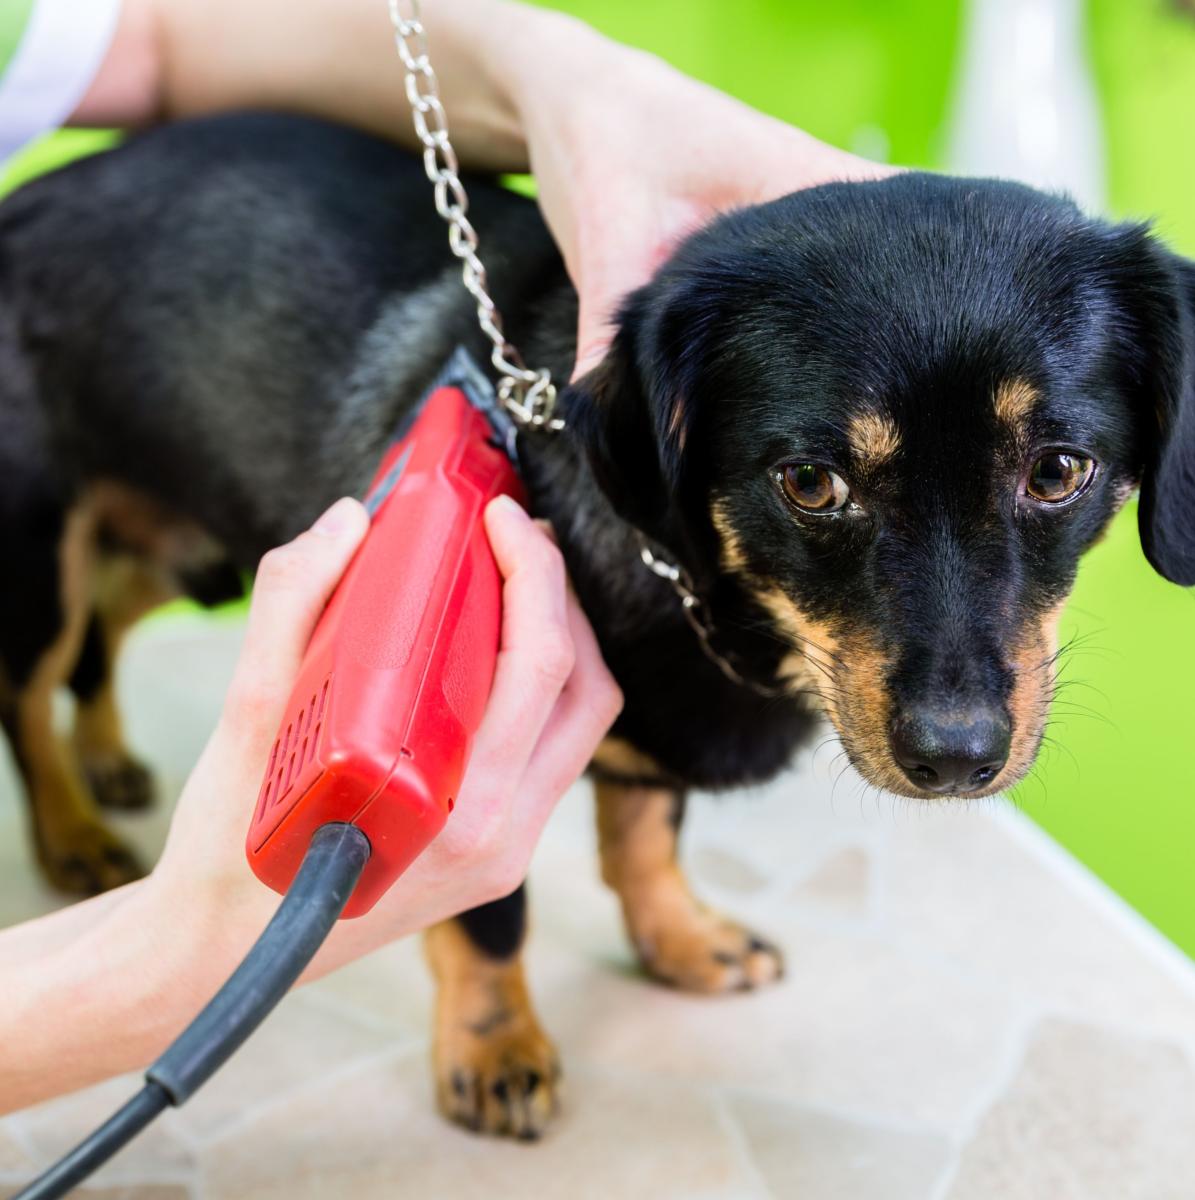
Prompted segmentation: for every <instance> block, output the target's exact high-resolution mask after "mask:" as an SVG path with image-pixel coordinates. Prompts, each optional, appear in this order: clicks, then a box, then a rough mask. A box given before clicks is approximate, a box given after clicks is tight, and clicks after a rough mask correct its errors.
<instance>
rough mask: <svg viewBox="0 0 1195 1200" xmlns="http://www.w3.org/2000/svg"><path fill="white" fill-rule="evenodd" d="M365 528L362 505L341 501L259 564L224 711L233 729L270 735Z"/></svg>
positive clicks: (355, 501)
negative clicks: (238, 655) (245, 627)
mask: <svg viewBox="0 0 1195 1200" xmlns="http://www.w3.org/2000/svg"><path fill="white" fill-rule="evenodd" d="M368 528H369V516H368V514H367V513H366V511H365V508H364V506H363V505H362V504H361V503H360V502H359V501H357V500H353V499H351V498H350V497H347V496H346V497H345V498H344V499H342V500H338V501H337V502H336V503H335V504H333V505H332V507H331V508H329V509H328V510H327V512H325V513H324V514H323V516H321V517H320V518H319V519H318V520H317V521H316V522H315V524H314V525H313V526H312V527H311V528H310V529H308V530H307V531H306V532H305V533H301V534H299V536H298V537H297V538H295V539H294V540H293V541H291V542H287V543H286V545H284V546H279V547H278V548H277V549H276V550H271V551H270V552H269V553H268V554H267V555H265V557H264V558H263V559H262V560H261V565H260V566H259V567H258V569H257V578H256V579H255V581H254V585H253V602H252V604H251V605H250V608H249V624H248V628H247V630H246V633H245V645H244V649H243V650H242V651H241V656H240V659H239V660H238V662H237V666H236V670H235V671H234V673H233V679H232V684H231V685H230V687H229V691H228V699H227V701H226V703H225V708H224V715H225V717H226V718H228V719H229V720H230V721H231V722H232V723H233V724H235V725H238V726H242V727H245V726H247V727H248V729H247V730H246V731H247V732H254V733H256V732H263V731H264V733H265V735H266V736H273V733H274V730H275V728H276V727H277V724H278V722H279V721H280V720H281V719H282V710H283V707H284V706H285V704H286V700H287V697H288V696H289V695H290V690H291V687H292V685H293V684H294V680H295V676H296V675H297V674H298V671H299V665H300V663H301V662H302V660H303V654H304V651H306V649H307V643H308V642H309V641H310V640H311V634H312V631H313V630H314V629H315V625H316V622H317V621H318V620H319V618H320V615H321V613H322V612H323V610H324V606H325V605H326V604H327V602H328V598H329V597H330V596H331V594H332V592H333V590H334V589H335V587H336V585H337V583H339V582H340V578H341V576H342V575H343V574H344V572H345V569H346V568H347V567H348V565H349V562H350V561H351V559H352V557H353V554H354V552H355V551H356V549H357V547H358V546H359V545H360V544H361V541H362V539H363V538H364V537H365V533H366V530H368Z"/></svg>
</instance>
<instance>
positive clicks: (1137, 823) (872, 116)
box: [14, 0, 1195, 954]
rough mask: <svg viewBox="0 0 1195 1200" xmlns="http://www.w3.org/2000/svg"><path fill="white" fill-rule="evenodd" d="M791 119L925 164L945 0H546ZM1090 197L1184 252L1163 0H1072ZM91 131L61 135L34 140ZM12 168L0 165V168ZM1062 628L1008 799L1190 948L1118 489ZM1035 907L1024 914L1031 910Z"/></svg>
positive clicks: (1194, 896)
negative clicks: (1101, 130) (1098, 115)
mask: <svg viewBox="0 0 1195 1200" xmlns="http://www.w3.org/2000/svg"><path fill="white" fill-rule="evenodd" d="M552 6H553V7H558V8H562V9H566V10H568V11H571V12H574V13H576V14H577V15H579V16H582V17H584V18H586V19H587V20H589V21H591V22H592V23H593V24H595V25H596V26H598V27H599V28H600V29H602V30H604V31H605V32H607V33H609V34H611V35H612V36H614V37H617V38H620V39H621V40H623V41H627V42H631V43H634V44H636V45H640V46H643V47H645V48H646V49H650V50H653V51H655V52H657V53H659V54H661V55H663V56H664V57H665V58H667V59H668V60H669V61H671V62H672V63H674V64H675V65H676V66H678V67H680V68H682V69H683V70H686V71H688V72H690V73H691V74H693V75H696V76H698V77H699V78H702V79H705V80H707V81H708V82H710V83H712V84H715V85H716V86H718V87H721V88H723V89H725V90H726V91H729V92H732V93H734V94H735V95H737V96H739V97H741V98H742V99H744V100H746V101H748V102H750V103H751V104H754V105H756V106H757V107H759V108H761V109H763V110H765V111H767V112H770V113H772V114H774V115H776V116H778V117H782V118H784V119H786V120H789V121H792V122H795V123H796V124H799V125H801V126H803V127H804V128H806V129H808V130H809V131H810V132H812V133H814V134H816V135H818V136H819V137H822V138H824V139H826V140H827V141H830V142H833V143H835V144H837V145H841V146H845V147H848V148H851V149H855V150H858V151H860V152H864V153H871V154H876V153H883V152H884V151H885V148H886V151H887V156H888V157H889V158H890V159H891V160H892V161H895V162H901V163H905V164H908V165H911V166H925V167H940V166H942V165H943V162H942V157H943V146H944V138H943V133H944V127H945V122H946V117H947V114H948V112H949V107H950V97H951V91H952V87H953V85H954V82H955V81H954V78H953V70H954V62H955V57H956V52H957V47H958V42H959V38H960V36H961V23H960V15H959V14H960V8H959V5H958V4H957V3H955V2H954V0H839V2H838V3H835V4H826V3H823V2H814V0H743V2H742V3H740V4H737V5H727V4H724V3H722V4H713V3H709V2H706V0H685V2H681V0H657V2H656V3H654V4H653V3H644V2H643V0H636V2H634V3H632V2H631V0H601V2H600V3H599V2H598V0H568V2H565V3H557V4H554V5H552ZM1088 14H1089V41H1090V51H1091V61H1092V65H1093V68H1094V71H1095V75H1096V79H1097V83H1098V86H1099V91H1100V95H1101V101H1102V104H1103V108H1104V119H1105V127H1106V132H1107V138H1108V151H1109V195H1110V205H1111V209H1112V211H1113V213H1114V214H1116V215H1126V216H1128V215H1131V216H1135V217H1139V216H1151V217H1156V218H1157V227H1158V230H1159V232H1160V233H1161V234H1162V235H1164V236H1165V237H1166V238H1168V239H1169V240H1171V241H1172V242H1173V244H1174V245H1175V246H1176V247H1177V248H1179V249H1181V250H1184V251H1185V252H1186V253H1189V254H1192V255H1195V156H1192V155H1191V154H1190V135H1189V133H1188V132H1187V130H1188V129H1189V127H1190V125H1191V123H1192V122H1193V121H1195V19H1193V18H1192V17H1191V16H1187V15H1183V13H1182V12H1181V11H1180V6H1179V5H1178V4H1171V3H1163V0H1090V3H1089V7H1088ZM94 144H95V138H94V135H74V137H73V139H71V140H69V141H68V142H66V143H65V144H63V143H56V144H54V145H51V146H50V147H49V148H47V149H42V150H39V151H37V152H35V153H34V155H32V156H31V157H30V159H28V160H27V161H26V163H25V164H23V165H22V166H21V167H20V173H21V175H24V174H26V173H27V172H28V171H30V170H34V169H38V168H39V167H41V166H42V165H44V163H45V162H46V161H47V158H48V157H56V156H57V155H58V154H59V153H60V152H62V151H65V152H68V153H76V152H80V151H82V150H85V149H87V148H89V147H91V146H93V145H94ZM14 178H15V176H14ZM1063 637H1064V639H1069V638H1072V637H1077V638H1079V639H1080V644H1079V645H1077V647H1076V649H1075V650H1074V651H1073V652H1072V653H1070V654H1069V655H1067V657H1066V659H1065V666H1064V678H1065V679H1067V680H1068V681H1073V685H1072V686H1068V687H1067V688H1066V689H1065V690H1064V692H1063V694H1062V696H1061V698H1060V700H1059V703H1058V705H1057V708H1056V711H1055V715H1054V718H1053V720H1052V723H1051V727H1050V735H1051V737H1052V738H1053V739H1054V740H1055V741H1056V742H1057V743H1058V748H1057V749H1051V748H1048V749H1047V750H1046V751H1045V752H1044V753H1043V756H1042V758H1041V761H1040V762H1039V764H1038V767H1037V768H1036V769H1035V771H1034V773H1033V774H1032V776H1031V777H1030V779H1029V780H1028V781H1027V782H1026V783H1025V784H1024V785H1023V786H1022V787H1021V788H1019V789H1018V790H1017V793H1016V797H1015V799H1016V801H1017V803H1018V804H1019V805H1020V806H1021V807H1022V808H1023V809H1024V810H1025V811H1027V812H1028V813H1030V814H1031V815H1032V816H1033V817H1034V819H1035V820H1037V821H1038V822H1040V824H1041V825H1042V826H1043V827H1045V828H1046V829H1048V830H1049V831H1050V832H1051V833H1052V834H1053V835H1054V836H1055V837H1057V838H1058V840H1059V841H1061V842H1062V843H1063V844H1064V845H1066V846H1067V847H1068V848H1069V849H1070V850H1071V851H1072V852H1073V853H1075V854H1076V855H1077V856H1078V857H1079V858H1080V859H1081V860H1082V861H1084V862H1085V863H1087V864H1088V865H1089V866H1090V867H1092V869H1093V870H1095V871H1096V872H1097V873H1098V874H1099V875H1101V876H1102V877H1103V878H1104V879H1105V880H1106V881H1107V882H1108V883H1109V884H1111V885H1112V887H1114V888H1116V889H1117V890H1118V891H1119V892H1120V893H1121V894H1122V895H1123V896H1125V898H1126V899H1127V900H1129V901H1130V903H1132V904H1133V905H1134V906H1136V907H1137V908H1138V909H1139V910H1140V911H1141V912H1142V913H1143V914H1144V915H1145V916H1147V917H1148V918H1149V919H1150V920H1152V921H1153V922H1154V923H1155V924H1156V925H1157V926H1158V927H1159V928H1160V929H1161V930H1162V931H1163V932H1165V933H1166V934H1167V935H1168V936H1169V937H1171V938H1172V939H1173V940H1174V941H1175V942H1176V943H1178V944H1179V945H1180V946H1182V947H1183V948H1185V949H1186V950H1187V951H1188V953H1191V954H1195V870H1193V869H1192V863H1193V862H1195V698H1193V693H1195V685H1193V683H1192V681H1193V680H1195V594H1193V593H1189V592H1184V591H1182V590H1180V589H1178V588H1175V587H1172V586H1170V585H1168V584H1166V583H1165V582H1164V581H1162V580H1161V579H1159V578H1158V577H1157V576H1155V575H1154V574H1153V573H1152V571H1151V570H1150V568H1149V567H1148V565H1147V564H1146V563H1145V561H1144V559H1143V558H1142V556H1141V552H1140V548H1139V545H1138V543H1137V536H1136V506H1135V505H1130V507H1129V509H1128V510H1126V511H1125V512H1124V513H1123V514H1122V516H1121V517H1120V518H1119V520H1118V521H1117V522H1116V524H1115V526H1114V527H1113V529H1112V531H1111V533H1110V535H1109V537H1108V538H1107V539H1106V540H1105V541H1104V542H1103V543H1102V544H1101V545H1100V546H1098V547H1097V548H1096V549H1095V550H1094V551H1093V552H1092V553H1091V554H1090V555H1089V556H1088V557H1087V559H1086V560H1085V563H1084V566H1083V569H1082V572H1081V575H1080V579H1079V583H1078V586H1077V588H1076V591H1075V597H1074V602H1073V604H1072V605H1071V606H1070V608H1069V609H1068V611H1067V614H1066V616H1065V617H1064V619H1063ZM1048 918H1049V914H1043V919H1048Z"/></svg>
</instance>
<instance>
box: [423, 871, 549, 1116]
mask: <svg viewBox="0 0 1195 1200" xmlns="http://www.w3.org/2000/svg"><path fill="white" fill-rule="evenodd" d="M525 923H526V894H525V891H524V889H523V888H522V887H520V888H518V889H517V890H516V891H514V892H512V893H511V894H510V895H509V896H507V897H505V898H504V899H502V900H496V901H494V902H493V903H492V904H485V905H482V906H481V907H480V908H475V909H473V910H471V911H470V912H467V913H464V914H462V915H461V916H459V917H457V918H455V919H454V920H451V921H442V922H441V923H440V924H439V925H436V926H434V927H433V928H432V929H431V930H429V931H428V933H427V936H426V939H425V942H424V947H425V950H426V953H427V958H428V962H429V963H430V964H431V968H432V973H433V974H434V976H435V980H436V989H437V990H436V1021H435V1040H434V1044H433V1066H434V1070H435V1076H436V1101H437V1103H438V1105H439V1107H440V1111H441V1112H443V1113H444V1115H445V1116H446V1117H448V1118H449V1119H450V1120H453V1121H456V1122H457V1123H458V1124H460V1125H464V1126H465V1127H466V1128H468V1129H472V1130H475V1131H477V1132H481V1133H494V1134H505V1135H507V1136H510V1137H516V1138H522V1139H525V1140H527V1139H533V1138H537V1137H539V1136H540V1135H541V1134H542V1133H543V1132H544V1131H545V1130H546V1129H547V1127H548V1125H549V1124H550V1123H551V1121H552V1118H553V1117H554V1116H555V1115H556V1111H557V1109H558V1106H559V1080H560V1067H559V1063H558V1060H557V1057H556V1050H555V1047H553V1045H552V1043H551V1041H549V1039H548V1036H547V1034H545V1033H544V1031H543V1029H542V1027H541V1026H540V1023H539V1018H538V1017H537V1016H536V1014H535V1010H534V1008H533V1007H532V1005H531V997H530V995H529V994H528V991H527V983H526V980H525V978H524V975H523V964H522V962H521V960H520V957H519V954H520V950H521V948H522V944H523V934H524V929H525Z"/></svg>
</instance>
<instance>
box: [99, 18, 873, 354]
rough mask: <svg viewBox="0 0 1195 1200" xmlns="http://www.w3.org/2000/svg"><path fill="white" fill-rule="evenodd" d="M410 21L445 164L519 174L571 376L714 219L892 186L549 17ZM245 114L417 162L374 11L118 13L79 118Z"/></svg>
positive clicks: (388, 42) (122, 120)
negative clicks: (358, 135) (285, 113)
mask: <svg viewBox="0 0 1195 1200" xmlns="http://www.w3.org/2000/svg"><path fill="white" fill-rule="evenodd" d="M423 16H424V22H425V24H426V26H427V31H428V43H429V48H430V53H431V57H432V60H433V63H434V65H435V68H436V71H437V74H438V76H439V79H440V89H441V95H442V98H443V101H444V105H445V108H446V110H447V112H448V120H449V125H450V127H451V133H452V138H453V142H454V145H455V146H456V149H457V151H458V153H459V154H460V157H461V161H462V162H463V163H464V164H465V165H466V166H469V167H473V168H476V169H482V170H492V171H523V170H527V169H530V170H532V171H533V172H534V173H535V176H536V179H537V182H538V188H539V200H540V204H541V207H542V208H543V211H544V214H545V217H546V219H547V222H548V224H549V226H550V227H551V229H552V232H553V234H554V235H555V238H556V240H557V243H558V244H559V246H560V248H561V252H562V254H563V256H564V259H565V263H566V265H567V266H568V269H569V273H570V275H571V277H572V279H573V282H574V283H575V284H576V286H577V289H578V292H579V294H580V300H581V307H580V324H579V329H578V341H577V344H578V357H577V369H576V373H577V374H581V373H583V372H584V371H585V370H588V369H589V368H590V367H592V366H594V365H596V363H597V362H598V361H599V360H600V358H601V356H602V354H603V353H604V350H605V346H606V344H607V342H608V339H609V333H610V319H611V318H612V316H613V315H614V313H615V311H616V309H617V306H618V304H619V302H620V301H621V299H622V297H623V296H624V295H626V293H627V292H629V291H631V290H633V289H634V288H635V287H637V286H639V285H640V284H642V283H644V282H646V280H647V279H648V278H649V276H650V275H651V273H652V271H653V270H654V269H655V267H656V266H658V265H659V263H660V261H661V260H662V259H663V258H664V257H665V256H666V255H667V253H668V252H669V250H670V249H671V248H672V246H673V245H675V243H676V242H677V240H678V239H680V238H681V237H683V236H684V235H685V234H686V233H688V232H690V231H692V230H693V229H694V228H696V227H698V226H700V225H701V224H703V223H705V222H706V221H708V220H709V219H710V218H711V217H712V216H714V215H715V214H716V213H718V212H720V211H723V210H725V209H727V208H733V207H736V206H740V205H744V204H752V203H758V202H760V201H763V200H769V199H773V198H774V197H776V196H779V195H783V194H784V193H786V192H791V191H795V190H797V189H798V188H802V187H808V186H811V185H813V184H817V183H823V182H826V181H828V180H832V179H861V178H871V177H875V176H877V175H880V174H883V173H885V172H886V171H887V170H888V168H884V167H880V166H877V165H876V164H874V163H869V162H867V161H866V160H863V159H860V158H856V157H855V156H854V155H851V154H847V153H845V152H843V151H841V150H838V149H836V148H835V147H832V146H828V145H826V144H825V143H823V142H820V141H818V140H817V139H816V138H814V137H811V136H810V135H809V134H807V133H804V132H803V131H802V130H800V129H796V128H794V127H792V126H790V125H786V124H785V123H783V122H781V121H778V120H775V119H773V118H771V117H768V116H765V115H764V114H762V113H759V112H756V111H754V110H753V109H751V108H748V107H747V106H746V105H744V104H741V103H740V102H739V101H737V100H734V99H732V98H731V97H729V96H727V95H724V94H723V93H721V92H718V91H716V90H715V89H713V88H710V87H707V86H706V85H704V84H702V83H699V82H697V81H696V80H693V79H690V78H688V77H687V76H685V75H683V74H681V73H680V72H679V71H676V70H674V69H673V68H672V67H670V66H668V65H667V64H666V63H664V62H663V61H662V60H660V59H659V58H656V57H655V56H653V55H650V54H646V53H644V52H642V51H639V50H635V49H632V48H630V47H627V46H623V45H620V44H619V43H617V42H613V41H611V40H610V39H608V38H605V37H603V36H601V35H600V34H599V33H597V32H596V31H595V30H594V29H592V28H590V27H589V26H588V25H585V24H584V23H583V22H580V21H577V20H575V19H573V18H571V17H568V16H564V15H563V14H561V13H558V12H553V11H551V10H548V9H541V8H533V7H530V6H527V5H522V4H517V3H510V2H508V0H426V2H425V3H424V4H423ZM244 107H263V108H277V109H288V110H293V111H299V112H307V113H313V114H316V115H319V116H324V117H329V118H332V119H335V120H340V121H346V122H349V123H352V124H355V125H358V126H360V127H361V128H364V129H368V130H370V131H372V132H374V133H378V134H381V135H383V136H386V137H390V138H393V139H395V140H397V141H399V142H401V143H402V144H404V145H407V146H410V147H412V148H413V147H414V146H415V144H416V143H415V140H414V135H413V132H412V129H411V122H410V115H409V112H408V106H407V101H406V97H405V94H404V91H403V80H402V70H401V65H400V63H399V61H398V56H397V54H396V53H395V49H394V43H393V36H392V33H391V29H390V24H389V20H388V16H387V11H386V4H385V2H384V0H302V2H301V3H295V2H293V0H292V2H289V3H288V2H284V0H125V12H124V15H123V17H122V22H121V31H120V32H119V33H118V35H117V38H116V40H115V42H114V45H113V50H112V53H111V54H110V55H109V60H108V62H107V63H106V64H105V67H104V69H103V70H102V71H101V73H100V75H99V76H98V77H97V79H96V82H95V84H94V86H93V88H92V89H91V91H90V92H89V94H88V96H87V98H86V99H85V100H84V102H83V104H82V105H81V107H80V110H79V112H78V113H77V114H76V119H77V120H78V121H80V122H83V123H91V124H97V123H98V124H121V125H138V124H145V123H148V122H150V121H153V120H160V119H168V118H173V117H181V116H192V115H196V114H199V113H206V112H216V111H223V110H227V109H233V108H244ZM429 203H430V199H429ZM484 250H485V248H484V243H483V246H482V253H483V256H484Z"/></svg>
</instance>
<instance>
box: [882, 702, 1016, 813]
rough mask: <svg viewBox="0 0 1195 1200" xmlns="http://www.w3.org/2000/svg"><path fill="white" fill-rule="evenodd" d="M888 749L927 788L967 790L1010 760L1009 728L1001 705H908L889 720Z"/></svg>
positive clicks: (981, 783) (985, 782) (961, 792)
mask: <svg viewBox="0 0 1195 1200" xmlns="http://www.w3.org/2000/svg"><path fill="white" fill-rule="evenodd" d="M891 738H892V754H893V757H894V758H895V759H896V761H897V762H898V763H899V764H900V768H901V770H902V771H904V773H905V775H906V776H908V778H909V779H910V780H911V781H912V782H913V783H914V784H916V785H917V787H919V788H921V789H923V790H924V791H927V792H939V793H941V794H943V795H952V796H957V795H966V794H967V793H968V792H976V791H979V790H980V789H981V788H984V787H986V786H987V785H988V784H989V783H991V782H992V780H993V779H995V778H996V776H997V775H999V774H1000V771H1001V770H1002V768H1003V767H1004V764H1005V762H1006V761H1007V760H1008V751H1009V744H1010V741H1011V728H1010V725H1009V720H1008V717H1007V715H1006V714H1005V713H1004V712H1003V710H1002V709H998V708H989V707H986V706H985V707H979V708H974V707H972V708H967V709H963V710H960V711H951V712H942V711H939V710H935V709H929V708H911V709H907V710H906V711H904V712H902V713H901V714H900V715H899V716H897V717H896V719H895V720H894V721H893V722H892V733H891Z"/></svg>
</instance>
